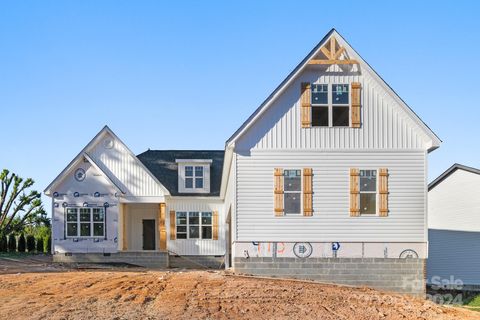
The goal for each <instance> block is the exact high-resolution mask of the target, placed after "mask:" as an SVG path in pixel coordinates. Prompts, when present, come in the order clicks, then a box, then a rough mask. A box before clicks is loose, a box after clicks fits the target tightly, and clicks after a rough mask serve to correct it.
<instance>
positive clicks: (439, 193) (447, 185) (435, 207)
mask: <svg viewBox="0 0 480 320" xmlns="http://www.w3.org/2000/svg"><path fill="white" fill-rule="evenodd" d="M479 190H480V170H479V169H475V168H471V167H467V166H464V165H461V164H457V163H456V164H454V165H453V166H451V167H450V168H448V169H447V170H446V171H445V172H444V173H442V174H441V175H440V176H439V177H438V178H436V179H435V180H434V181H432V182H431V183H430V184H429V186H428V238H429V250H428V251H429V258H428V262H427V280H428V281H427V282H428V283H430V284H439V283H441V284H444V285H448V284H450V285H454V286H457V285H458V286H460V287H461V289H465V290H467V289H475V288H476V289H477V290H478V288H479V287H480V273H479V271H478V266H479V265H480V223H479V218H478V216H479V213H480V197H479V196H478V193H479ZM457 289H460V288H457Z"/></svg>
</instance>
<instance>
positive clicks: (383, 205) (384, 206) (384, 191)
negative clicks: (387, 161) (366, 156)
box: [378, 168, 388, 217]
mask: <svg viewBox="0 0 480 320" xmlns="http://www.w3.org/2000/svg"><path fill="white" fill-rule="evenodd" d="M379 176H380V177H379V179H380V181H379V184H378V189H379V190H378V191H379V194H380V211H379V213H380V217H386V216H388V169H387V168H380V172H379Z"/></svg>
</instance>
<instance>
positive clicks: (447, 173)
mask: <svg viewBox="0 0 480 320" xmlns="http://www.w3.org/2000/svg"><path fill="white" fill-rule="evenodd" d="M458 169H460V170H464V171H467V172H471V173H476V174H480V169H476V168H472V167H467V166H464V165H463V164H459V163H455V164H453V165H452V166H451V167H450V168H448V169H447V170H445V172H444V173H442V174H441V175H439V176H438V177H437V178H436V179H435V180H433V181H432V182H430V184H429V185H428V191H430V190H432V189H433V188H435V186H436V185H438V184H439V183H440V182H442V181H443V180H445V179H446V178H448V176H450V175H451V174H452V173H454V172H455V171H457V170H458Z"/></svg>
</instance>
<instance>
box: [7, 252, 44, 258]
mask: <svg viewBox="0 0 480 320" xmlns="http://www.w3.org/2000/svg"><path fill="white" fill-rule="evenodd" d="M38 255H46V253H34V252H0V259H1V258H15V259H19V258H28V257H33V256H38Z"/></svg>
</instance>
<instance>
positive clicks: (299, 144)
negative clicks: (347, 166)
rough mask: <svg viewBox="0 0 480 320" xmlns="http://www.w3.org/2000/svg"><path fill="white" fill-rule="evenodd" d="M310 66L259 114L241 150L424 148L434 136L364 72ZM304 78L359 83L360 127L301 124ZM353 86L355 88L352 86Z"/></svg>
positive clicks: (241, 141)
mask: <svg viewBox="0 0 480 320" xmlns="http://www.w3.org/2000/svg"><path fill="white" fill-rule="evenodd" d="M339 68H340V67H339V66H331V67H330V68H329V69H328V70H327V71H324V72H321V71H318V69H313V68H312V69H307V70H306V71H305V72H303V73H302V74H301V75H300V76H299V77H298V78H297V79H295V81H293V82H292V84H291V85H290V86H289V87H288V88H287V89H286V90H285V91H284V92H283V93H282V94H280V95H279V97H278V98H277V99H276V100H275V101H274V102H273V105H272V106H271V107H270V108H268V109H267V110H266V112H265V113H264V114H263V115H262V116H260V118H259V119H258V120H257V122H256V123H255V125H254V126H253V127H252V128H250V129H249V130H247V131H246V132H245V133H244V135H243V136H241V137H240V138H239V141H237V142H236V150H237V151H240V152H241V151H248V150H252V149H289V150H296V149H333V150H336V149H358V148H360V149H421V150H425V149H426V145H427V143H428V142H429V141H430V138H429V137H427V136H426V134H425V133H424V132H423V131H422V130H423V129H421V128H420V127H419V125H418V124H417V123H415V122H414V121H413V120H412V119H411V117H410V115H409V114H407V112H406V111H405V110H403V109H402V108H401V107H400V106H399V104H398V103H397V101H395V99H394V98H393V97H391V96H390V95H389V94H388V93H387V92H386V90H385V89H384V88H383V87H382V86H381V85H380V84H378V82H377V81H376V80H374V79H373V78H372V77H371V76H370V75H369V74H368V73H367V72H366V71H363V73H362V74H359V73H358V72H357V73H355V72H351V73H345V75H342V74H341V73H340V72H339ZM302 82H310V83H322V84H351V83H352V82H359V83H360V84H361V127H360V128H349V127H348V128H345V127H344V128H340V127H337V128H327V127H312V128H302V124H301V110H300V109H301V103H300V87H301V83H302ZM350 90H351V89H350Z"/></svg>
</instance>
